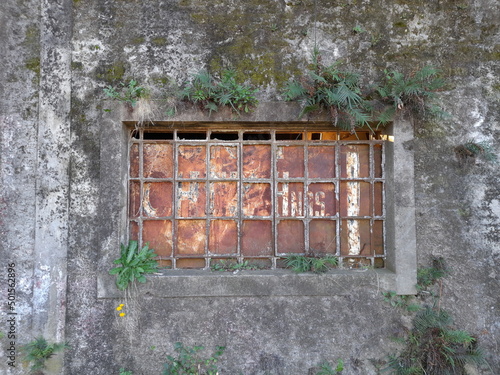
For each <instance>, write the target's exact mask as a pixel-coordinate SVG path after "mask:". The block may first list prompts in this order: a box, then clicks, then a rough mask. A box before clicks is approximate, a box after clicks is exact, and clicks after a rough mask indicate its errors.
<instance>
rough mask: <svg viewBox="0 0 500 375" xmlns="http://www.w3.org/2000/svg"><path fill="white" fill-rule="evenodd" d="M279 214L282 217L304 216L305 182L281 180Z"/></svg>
mask: <svg viewBox="0 0 500 375" xmlns="http://www.w3.org/2000/svg"><path fill="white" fill-rule="evenodd" d="M277 197H278V198H277V201H278V215H279V216H282V217H302V216H304V184H303V183H301V182H290V183H286V182H280V183H279V184H278V192H277Z"/></svg>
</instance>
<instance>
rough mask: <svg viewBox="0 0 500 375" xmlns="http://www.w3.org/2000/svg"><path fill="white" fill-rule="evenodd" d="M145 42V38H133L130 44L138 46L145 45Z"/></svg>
mask: <svg viewBox="0 0 500 375" xmlns="http://www.w3.org/2000/svg"><path fill="white" fill-rule="evenodd" d="M144 41H145V39H144V37H142V36H138V37H135V38H133V39H132V40H131V41H130V44H135V45H137V44H142V43H144Z"/></svg>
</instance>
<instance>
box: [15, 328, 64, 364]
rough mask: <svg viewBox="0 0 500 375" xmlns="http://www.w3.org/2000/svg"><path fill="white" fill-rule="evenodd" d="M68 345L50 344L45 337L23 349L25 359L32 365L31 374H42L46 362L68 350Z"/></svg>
mask: <svg viewBox="0 0 500 375" xmlns="http://www.w3.org/2000/svg"><path fill="white" fill-rule="evenodd" d="M67 348H68V345H67V344H66V343H49V342H48V341H47V340H46V339H45V338H43V337H41V336H40V337H37V338H36V339H34V340H33V341H31V342H29V343H28V344H26V345H24V346H23V347H22V351H23V352H24V359H25V360H26V361H28V362H30V363H31V367H30V372H31V373H41V370H43V369H44V368H45V362H46V361H47V360H48V359H49V358H51V357H52V356H54V355H55V354H56V353H57V352H61V351H63V350H64V349H67Z"/></svg>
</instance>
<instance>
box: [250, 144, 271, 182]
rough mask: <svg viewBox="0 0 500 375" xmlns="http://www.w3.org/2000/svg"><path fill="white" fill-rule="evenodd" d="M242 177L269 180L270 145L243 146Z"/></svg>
mask: <svg viewBox="0 0 500 375" xmlns="http://www.w3.org/2000/svg"><path fill="white" fill-rule="evenodd" d="M243 177H244V178H271V145H244V146H243Z"/></svg>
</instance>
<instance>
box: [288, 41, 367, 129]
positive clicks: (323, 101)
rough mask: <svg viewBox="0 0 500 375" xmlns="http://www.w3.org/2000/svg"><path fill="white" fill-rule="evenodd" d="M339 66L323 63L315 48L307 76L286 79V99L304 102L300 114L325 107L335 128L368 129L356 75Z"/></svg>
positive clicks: (337, 64) (365, 108)
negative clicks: (297, 79)
mask: <svg viewBox="0 0 500 375" xmlns="http://www.w3.org/2000/svg"><path fill="white" fill-rule="evenodd" d="M339 65H340V62H335V63H334V64H332V65H329V66H325V65H323V63H322V61H321V55H320V54H319V51H318V49H317V48H315V49H314V52H313V56H312V64H311V65H310V68H309V70H308V72H307V76H305V77H302V78H301V79H300V80H299V81H295V80H294V81H290V82H288V84H287V87H286V90H285V93H284V95H285V99H286V100H288V101H290V100H300V101H303V102H304V107H303V109H302V111H301V113H300V115H299V117H302V116H304V115H305V114H307V113H310V112H313V111H317V110H320V109H321V108H324V109H326V110H328V112H329V114H330V119H331V122H332V124H333V125H334V126H336V127H337V126H338V127H340V128H341V129H346V130H350V131H351V132H353V133H354V132H355V129H356V128H361V127H367V128H369V129H371V127H370V124H369V121H370V120H371V117H370V114H369V105H368V102H367V101H365V99H364V98H363V97H362V95H361V88H360V84H359V75H358V74H355V73H350V72H345V71H341V70H339V69H338V66H339Z"/></svg>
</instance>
